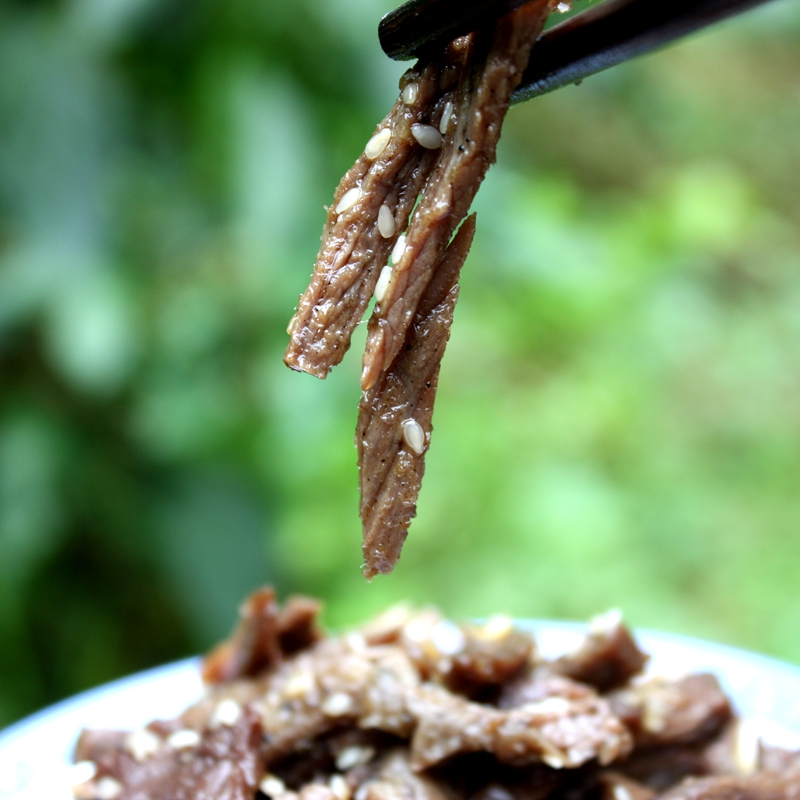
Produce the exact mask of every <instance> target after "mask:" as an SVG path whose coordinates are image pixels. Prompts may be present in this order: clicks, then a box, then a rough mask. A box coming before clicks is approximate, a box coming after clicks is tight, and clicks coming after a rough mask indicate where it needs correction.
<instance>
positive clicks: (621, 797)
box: [614, 783, 633, 800]
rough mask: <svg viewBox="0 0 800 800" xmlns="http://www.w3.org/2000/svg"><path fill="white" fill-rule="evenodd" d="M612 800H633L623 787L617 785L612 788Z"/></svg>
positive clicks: (619, 784)
mask: <svg viewBox="0 0 800 800" xmlns="http://www.w3.org/2000/svg"><path fill="white" fill-rule="evenodd" d="M614 800H633V797H632V795H631V793H630V791H629V790H628V789H627V788H626V787H625V786H623V785H622V784H621V783H618V784H617V785H616V786H615V787H614Z"/></svg>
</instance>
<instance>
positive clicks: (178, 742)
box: [167, 728, 201, 750]
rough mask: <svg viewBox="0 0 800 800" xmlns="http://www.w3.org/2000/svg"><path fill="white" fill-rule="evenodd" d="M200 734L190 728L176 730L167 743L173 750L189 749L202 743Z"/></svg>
mask: <svg viewBox="0 0 800 800" xmlns="http://www.w3.org/2000/svg"><path fill="white" fill-rule="evenodd" d="M200 741H201V739H200V734H199V733H198V732H197V731H193V730H191V729H190V728H184V729H183V730H180V731H175V733H173V734H171V735H170V736H169V738H168V739H167V744H168V745H169V746H170V747H171V748H172V749H173V750H187V749H188V748H190V747H197V745H199V744H200Z"/></svg>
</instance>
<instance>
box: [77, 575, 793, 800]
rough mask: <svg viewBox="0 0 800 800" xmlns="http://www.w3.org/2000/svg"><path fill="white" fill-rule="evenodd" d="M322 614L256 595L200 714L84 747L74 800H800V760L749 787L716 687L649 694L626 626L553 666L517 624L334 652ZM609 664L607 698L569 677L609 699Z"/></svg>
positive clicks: (693, 683) (691, 681) (410, 633)
mask: <svg viewBox="0 0 800 800" xmlns="http://www.w3.org/2000/svg"><path fill="white" fill-rule="evenodd" d="M318 608H319V606H318V604H316V603H314V602H313V601H311V600H309V599H307V598H294V599H290V600H289V601H288V602H287V604H286V605H285V606H284V607H281V606H280V605H279V604H278V603H277V601H276V600H275V595H274V592H272V590H270V589H263V590H260V591H259V592H257V593H255V594H254V595H253V596H252V597H251V598H250V599H249V600H248V601H247V602H246V603H245V604H244V606H243V607H242V616H241V621H240V623H239V626H238V627H237V629H236V631H235V633H234V635H233V636H232V637H231V639H230V640H229V641H228V642H226V643H223V644H222V645H221V646H220V647H218V648H216V649H215V650H214V651H213V653H212V654H211V655H210V656H209V657H208V658H207V660H206V663H205V666H204V676H205V678H206V680H207V682H208V692H207V695H206V696H205V697H204V698H203V699H202V700H201V701H200V702H198V703H197V704H196V705H194V706H192V707H191V708H189V709H187V710H186V712H184V714H182V715H181V716H180V717H179V718H178V719H173V720H162V721H155V722H153V723H151V724H150V725H148V726H147V727H146V728H144V729H142V730H138V731H85V732H84V733H83V734H82V736H81V737H80V740H79V743H78V746H77V750H76V754H75V757H76V760H82V761H91V762H93V763H94V765H95V775H94V777H93V778H92V779H91V780H90V781H88V782H86V783H83V784H81V785H79V786H77V787H75V789H74V791H75V796H76V798H80V799H81V800H95V799H96V800H103V798H106V800H108V799H109V798H111V800H116V798H119V799H120V800H183V799H184V798H185V799H186V800H189V798H193V799H194V800H256V799H258V800H263V798H264V796H267V797H269V798H271V800H368V798H372V800H395V799H396V800H401V798H410V799H411V800H508V798H509V797H510V798H511V800H547V798H552V800H558V799H562V800H563V798H567V797H568V798H571V799H572V800H597V798H606V799H607V800H654V798H662V800H684V799H685V800H706V798H708V800H715V799H716V798H719V800H728V798H730V799H731V800H734V799H735V800H749V798H753V800H772V798H778V797H782V798H783V797H785V798H795V797H798V798H800V755H799V754H796V753H791V752H787V751H778V750H775V749H769V748H762V751H761V757H760V758H761V763H760V766H759V769H758V770H757V771H756V772H750V773H745V772H744V771H743V769H742V768H740V767H738V766H737V759H736V747H735V737H734V736H733V735H732V733H733V732H734V730H735V727H734V726H735V724H736V723H735V718H734V716H733V712H732V710H731V706H730V703H729V702H728V700H727V698H726V697H725V696H724V694H723V693H722V690H721V689H720V687H719V684H718V683H717V681H716V679H715V678H714V677H713V676H710V675H693V676H687V677H685V678H682V679H680V680H674V681H668V680H666V679H655V678H649V679H648V680H642V677H641V675H640V674H639V670H640V669H641V665H642V664H643V663H644V661H645V660H646V656H645V655H644V654H643V653H642V652H641V650H639V648H638V646H637V645H636V642H635V640H634V638H633V637H632V636H631V634H630V631H628V630H627V628H625V626H624V624H623V623H622V621H621V620H619V619H616V620H615V621H614V624H613V625H612V626H608V625H606V626H605V627H604V628H602V629H598V628H597V627H596V626H595V628H594V629H593V630H592V631H591V632H590V633H589V634H588V635H587V638H586V641H585V642H584V643H583V645H582V646H581V647H580V648H578V649H577V650H576V651H575V652H574V653H571V654H566V655H565V656H564V657H562V658H561V659H556V660H554V661H547V660H545V659H543V658H541V657H540V656H539V655H538V651H537V648H536V644H535V642H534V640H533V638H532V637H531V635H530V634H529V633H527V632H525V631H521V630H518V629H516V628H515V627H514V626H513V625H512V624H511V621H510V620H508V619H507V618H504V617H496V618H493V619H490V620H489V621H488V622H487V623H485V624H483V625H471V624H456V623H454V622H451V621H449V620H447V619H445V618H443V617H442V616H441V615H440V614H439V613H438V612H436V611H435V610H432V609H424V610H421V611H417V610H414V609H411V608H408V607H398V608H395V609H392V610H390V611H389V612H387V613H386V614H384V615H382V617H380V618H378V619H377V620H374V621H372V622H371V623H368V624H367V625H365V626H363V627H362V628H360V629H357V630H354V631H350V632H348V633H345V634H343V635H341V636H339V637H335V638H327V637H325V636H324V635H323V634H322V632H321V630H320V629H319V627H318V626H317V625H316V623H315V620H314V616H315V613H316V611H317V610H318ZM614 648H618V652H616V653H614V652H613V650H614ZM634 649H635V652H636V653H638V656H634ZM598 658H600V659H601V661H602V662H603V663H605V664H608V663H615V664H617V665H622V664H627V665H628V666H627V667H626V668H625V669H624V670H622V671H618V672H617V673H616V676H615V680H614V684H615V687H616V688H615V689H613V690H612V691H611V692H605V691H603V689H602V686H598V685H596V684H592V683H589V682H582V681H579V680H576V679H575V678H573V677H568V676H567V675H565V674H564V664H565V663H569V665H570V669H571V670H572V671H575V670H576V669H580V670H581V671H582V673H583V674H585V675H589V676H592V675H594V676H597V675H601V676H603V680H602V682H601V683H602V684H605V681H606V680H607V675H608V671H607V670H606V669H600V668H599V667H598V662H597V659H598ZM582 660H583V662H584V663H581V661H582ZM637 663H638V664H639V666H638V667H636V668H634V666H633V665H634V664H637ZM625 670H627V671H625Z"/></svg>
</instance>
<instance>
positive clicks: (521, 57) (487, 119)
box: [361, 0, 550, 390]
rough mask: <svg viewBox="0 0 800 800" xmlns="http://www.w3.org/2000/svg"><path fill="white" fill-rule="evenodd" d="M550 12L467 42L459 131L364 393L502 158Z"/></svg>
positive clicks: (402, 262) (414, 237)
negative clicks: (511, 115) (516, 101)
mask: <svg viewBox="0 0 800 800" xmlns="http://www.w3.org/2000/svg"><path fill="white" fill-rule="evenodd" d="M549 12H550V5H549V1H548V0H533V1H532V2H530V3H527V4H526V5H524V6H523V7H521V8H519V9H517V10H516V11H513V12H511V13H510V14H507V15H506V16H505V17H502V18H501V19H500V20H499V21H498V22H497V24H496V26H495V29H494V31H486V32H483V33H480V34H478V33H476V34H473V35H472V37H471V39H470V40H469V41H468V43H467V47H468V56H467V64H466V68H465V69H463V70H462V72H461V75H460V77H459V86H458V88H457V90H456V93H455V97H454V100H453V105H454V112H453V119H452V121H451V127H452V130H453V133H452V134H450V133H449V132H448V133H447V135H446V136H445V140H444V144H443V150H442V154H441V157H440V158H439V161H438V162H437V164H436V168H435V170H434V172H433V174H432V176H431V178H430V180H429V181H428V183H427V185H426V186H425V190H424V192H423V194H422V197H421V199H420V203H419V206H418V207H417V209H416V211H415V212H414V215H413V217H412V219H411V223H410V225H409V227H408V230H407V232H406V243H405V250H404V252H403V253H402V255H401V257H400V258H399V259H398V261H397V263H396V264H395V265H394V268H393V270H392V275H391V280H390V281H389V285H388V287H387V289H386V292H385V294H384V297H383V299H382V300H381V302H380V303H379V304H378V306H377V307H376V310H375V313H374V314H373V316H372V318H371V319H370V323H369V328H368V334H367V347H366V350H365V352H364V362H363V369H362V373H361V388H362V389H364V390H366V389H369V388H370V387H371V386H373V385H374V384H375V383H376V382H377V380H378V378H379V377H380V375H381V373H382V372H384V371H385V370H386V369H388V368H389V366H390V364H391V363H392V361H394V359H395V357H396V356H397V354H398V353H399V352H400V350H401V349H402V347H403V344H404V340H405V336H406V331H407V330H408V328H409V326H410V325H411V323H412V320H413V318H414V314H415V312H416V309H417V305H418V304H419V301H420V298H421V297H422V295H423V294H424V292H425V287H426V286H427V285H428V283H430V281H431V279H432V277H433V272H434V269H435V266H436V264H437V263H438V261H439V258H440V257H441V253H442V252H443V251H444V248H445V247H446V246H447V243H448V242H449V241H450V238H451V236H452V235H453V233H454V231H455V230H456V228H457V227H458V225H459V223H460V222H461V220H462V219H463V218H464V217H465V216H466V215H467V213H468V211H469V207H470V205H471V204H472V200H473V198H474V197H475V194H476V193H477V191H478V188H479V186H480V184H481V181H482V180H483V178H484V176H485V175H486V172H487V170H488V169H489V166H490V165H491V164H492V163H494V160H495V150H496V147H497V142H498V140H499V138H500V129H501V127H502V124H503V119H504V118H505V115H506V111H507V110H508V104H509V101H510V99H511V94H512V93H513V91H514V89H515V88H516V86H517V84H518V83H519V81H520V79H521V77H522V70H523V69H524V68H525V65H526V64H527V62H528V57H529V55H530V49H531V47H533V43H534V42H535V40H536V37H537V36H538V34H539V32H540V31H541V29H542V27H543V26H544V22H545V19H546V18H547V15H548V14H549Z"/></svg>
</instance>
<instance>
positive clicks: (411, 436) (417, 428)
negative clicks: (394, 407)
mask: <svg viewBox="0 0 800 800" xmlns="http://www.w3.org/2000/svg"><path fill="white" fill-rule="evenodd" d="M401 428H402V429H403V441H404V442H405V443H406V444H407V445H408V446H409V447H410V448H411V449H412V450H413V451H414V452H415V453H416V454H417V455H418V456H421V455H422V454H423V453H424V452H425V431H423V430H422V425H420V424H419V422H417V421H416V420H415V419H412V418H409V419H406V420H403V423H402V425H401Z"/></svg>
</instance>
